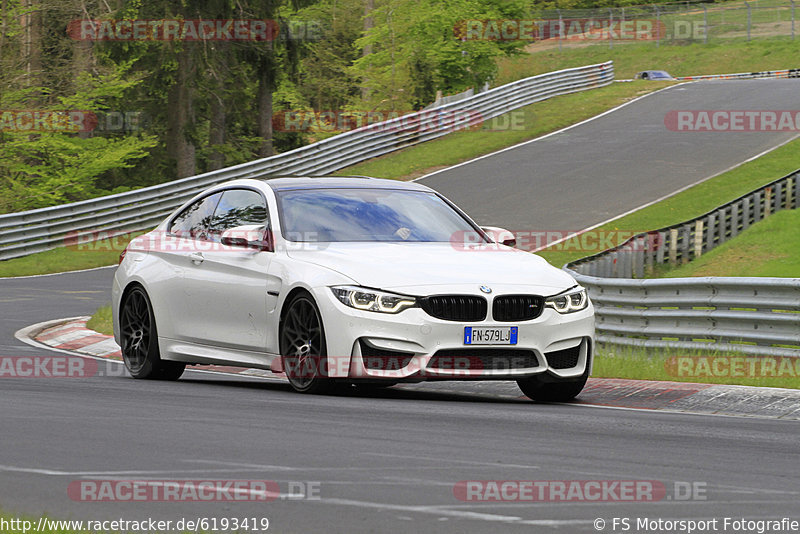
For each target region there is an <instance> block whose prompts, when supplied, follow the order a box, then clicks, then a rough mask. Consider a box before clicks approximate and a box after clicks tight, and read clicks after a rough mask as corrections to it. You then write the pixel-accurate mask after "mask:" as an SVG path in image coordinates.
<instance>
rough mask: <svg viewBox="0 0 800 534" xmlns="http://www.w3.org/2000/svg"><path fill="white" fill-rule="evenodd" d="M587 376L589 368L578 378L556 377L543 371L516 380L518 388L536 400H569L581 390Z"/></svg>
mask: <svg viewBox="0 0 800 534" xmlns="http://www.w3.org/2000/svg"><path fill="white" fill-rule="evenodd" d="M588 378H589V368H588V365H587V369H586V372H584V373H583V374H582V375H581V376H580V377H578V378H557V377H554V376H552V375H549V374H546V373H543V374H541V375H535V376H529V377H525V378H520V379H519V380H517V385H518V386H519V389H521V390H522V392H523V393H524V394H525V395H526V396H527V397H528V398H530V399H533V400H535V401H537V402H566V401H571V400H572V399H574V398H575V397H577V396H578V394H579V393H580V392H581V391H583V387H584V386H585V385H586V380H588Z"/></svg>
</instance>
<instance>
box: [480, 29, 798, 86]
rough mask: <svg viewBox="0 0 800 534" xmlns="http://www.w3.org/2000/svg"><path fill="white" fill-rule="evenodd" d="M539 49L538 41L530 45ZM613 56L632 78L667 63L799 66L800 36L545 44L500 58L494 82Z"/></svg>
mask: <svg viewBox="0 0 800 534" xmlns="http://www.w3.org/2000/svg"><path fill="white" fill-rule="evenodd" d="M530 49H531V50H536V45H534V46H533V47H531V48H530ZM609 59H613V60H614V73H615V76H616V78H617V79H625V78H628V79H629V78H632V77H633V76H634V75H635V74H636V73H637V72H639V71H642V70H647V69H663V70H666V71H667V72H669V73H670V74H672V75H673V76H693V75H699V74H729V73H734V72H748V71H751V72H752V71H762V70H778V69H787V68H798V67H800V39H798V40H796V41H794V42H792V41H786V40H769V41H751V42H749V43H748V42H725V43H709V44H707V45H704V44H699V43H698V44H691V45H666V44H664V43H662V45H661V46H660V47H658V48H656V45H655V43H652V42H648V43H635V44H634V43H631V44H625V45H621V46H614V48H613V49H609V48H608V46H607V45H602V44H597V45H592V46H586V47H582V48H565V49H564V50H562V51H561V52H559V51H558V49H557V48H556V49H546V50H544V51H542V52H536V53H533V54H525V55H520V56H516V57H512V58H508V59H503V60H501V61H500V63H499V66H500V72H499V75H498V79H497V81H496V82H495V83H496V85H500V84H504V83H508V82H512V81H514V80H518V79H520V78H525V77H527V76H534V75H536V74H543V73H545V72H551V71H554V70H559V69H566V68H571V67H580V66H582V65H591V64H595V63H602V62H604V61H608V60H609Z"/></svg>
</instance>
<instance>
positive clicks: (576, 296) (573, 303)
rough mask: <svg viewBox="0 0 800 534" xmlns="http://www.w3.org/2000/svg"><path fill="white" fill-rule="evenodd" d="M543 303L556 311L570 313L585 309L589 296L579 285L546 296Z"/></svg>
mask: <svg viewBox="0 0 800 534" xmlns="http://www.w3.org/2000/svg"><path fill="white" fill-rule="evenodd" d="M544 305H545V306H547V307H548V308H553V309H554V310H556V311H557V312H558V313H572V312H576V311H581V310H583V309H585V308H586V307H587V306H588V305H589V297H587V296H586V290H585V289H583V288H582V287H579V288H574V289H570V290H568V291H565V292H564V293H562V294H560V295H556V296H554V297H550V298H548V299H547V300H545V301H544Z"/></svg>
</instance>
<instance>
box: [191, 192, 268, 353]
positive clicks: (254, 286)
mask: <svg viewBox="0 0 800 534" xmlns="http://www.w3.org/2000/svg"><path fill="white" fill-rule="evenodd" d="M241 226H248V227H250V228H253V227H256V226H257V227H258V228H259V232H260V233H261V235H263V236H264V238H265V239H264V240H263V241H264V242H268V240H266V236H267V233H268V231H269V226H270V225H269V216H268V210H267V204H266V200H265V199H264V197H263V195H262V194H261V193H260V192H258V191H256V190H254V189H245V188H233V189H226V190H225V191H223V193H222V196H221V198H220V199H219V202H218V204H217V206H216V208H215V210H214V215H213V217H212V218H211V219H210V220H209V221H208V224H207V225H206V227H205V229H204V231H203V232H202V233H201V234H200V236H199V238H198V242H197V243H196V244H197V249H198V250H196V251H194V252H193V253H192V254H191V255H190V257H189V258H188V259H189V261H188V263H187V265H186V269H185V271H184V275H183V282H182V286H183V288H182V290H183V301H184V302H185V313H186V318H185V319H182V320H181V322H182V323H185V324H184V325H183V330H184V335H185V339H187V340H190V341H194V342H196V343H202V344H208V345H214V346H218V347H223V348H224V347H228V348H233V349H241V350H248V351H258V352H263V351H264V350H265V348H266V347H267V346H268V345H274V340H271V339H270V338H269V336H270V335H271V334H270V333H271V332H272V331H273V330H274V329H271V328H269V324H268V323H269V320H270V319H271V312H272V311H273V310H274V309H275V305H276V304H277V293H278V291H279V289H280V280H279V279H278V278H276V277H274V276H270V275H269V274H268V270H269V265H270V263H271V261H272V258H273V252H271V251H269V250H263V249H257V248H250V247H246V246H227V245H223V244H222V243H221V236H222V234H223V232H225V231H226V230H230V229H233V228H237V227H241Z"/></svg>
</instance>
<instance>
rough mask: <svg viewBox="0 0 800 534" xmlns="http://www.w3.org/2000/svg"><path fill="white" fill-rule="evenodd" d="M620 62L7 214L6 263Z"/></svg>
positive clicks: (424, 134) (594, 77)
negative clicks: (222, 187)
mask: <svg viewBox="0 0 800 534" xmlns="http://www.w3.org/2000/svg"><path fill="white" fill-rule="evenodd" d="M613 80H614V66H613V62H611V61H608V62H606V63H599V64H596V65H588V66H585V67H578V68H573V69H565V70H560V71H556V72H550V73H546V74H540V75H538V76H532V77H530V78H525V79H523V80H518V81H515V82H512V83H509V84H506V85H502V86H500V87H496V88H494V89H490V90H488V91H485V92H482V93H479V94H477V95H475V96H472V97H470V98H466V99H463V100H460V101H458V102H453V103H451V104H446V105H444V106H439V107H437V108H434V109H430V110H425V111H420V112H417V113H412V114H408V115H404V116H402V117H398V118H395V119H391V120H388V121H385V122H381V123H375V124H372V125H369V126H365V127H362V128H359V129H357V130H353V131H350V132H346V133H342V134H339V135H336V136H334V137H331V138H329V139H325V140H323V141H319V142H317V143H313V144H310V145H307V146H304V147H300V148H297V149H294V150H291V151H289V152H285V153H283V154H278V155H276V156H272V157H269V158H265V159H260V160H257V161H253V162H249V163H243V164H240V165H236V166H233V167H228V168H225V169H220V170H218V171H213V172H209V173H205V174H200V175H197V176H191V177H188V178H183V179H180V180H175V181H172V182H168V183H164V184H159V185H155V186H151V187H145V188H142V189H137V190H134V191H128V192H125V193H120V194H116V195H110V196H106V197H101V198H96V199H91V200H85V201H82V202H75V203H72V204H65V205H62V206H54V207H50V208H41V209H36V210H31V211H25V212H20V213H11V214H6V215H0V260H4V259H10V258H16V257H20V256H26V255H28V254H31V253H34V252H40V251H43V250H48V249H52V248H55V247H58V246H60V245H63V244H64V243H65V241H66V240H68V239H70V238H72V239H75V238H78V236H79V235H81V234H82V233H88V232H95V231H98V230H104V231H122V230H125V231H135V230H145V229H148V228H152V227H153V226H154V225H155V224H157V223H158V222H159V221H160V220H162V219H163V218H164V217H165V216H166V215H167V214H168V213H169V212H170V211H172V210H173V209H175V208H176V207H177V206H179V205H180V204H182V203H183V202H185V201H186V200H188V199H189V198H191V197H192V196H194V195H195V194H196V193H198V192H199V191H201V190H203V189H204V188H206V187H209V186H211V185H214V184H218V183H221V182H224V181H227V180H232V179H234V178H261V177H267V176H271V175H286V174H305V175H321V174H327V173H330V172H333V171H336V170H338V169H342V168H344V167H347V166H349V165H353V164H355V163H359V162H361V161H364V160H367V159H370V158H374V157H377V156H381V155H384V154H387V153H389V152H393V151H395V150H399V149H401V148H405V147H407V146H412V145H416V144H418V143H422V142H425V141H428V140H431V139H435V138H437V137H441V136H443V135H446V134H448V133H450V132H453V131H457V130H460V129H465V128H469V127H472V126H476V125H479V124H481V123H482V122H483V121H486V120H488V119H492V118H494V117H497V116H500V115H502V114H504V113H506V112H508V111H511V110H513V109H517V108H520V107H523V106H526V105H528V104H532V103H534V102H539V101H541V100H545V99H548V98H551V97H554V96H559V95H565V94H569V93H574V92H577V91H583V90H586V89H591V88H595V87H601V86H604V85H608V84H610V83H611V82H613Z"/></svg>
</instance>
